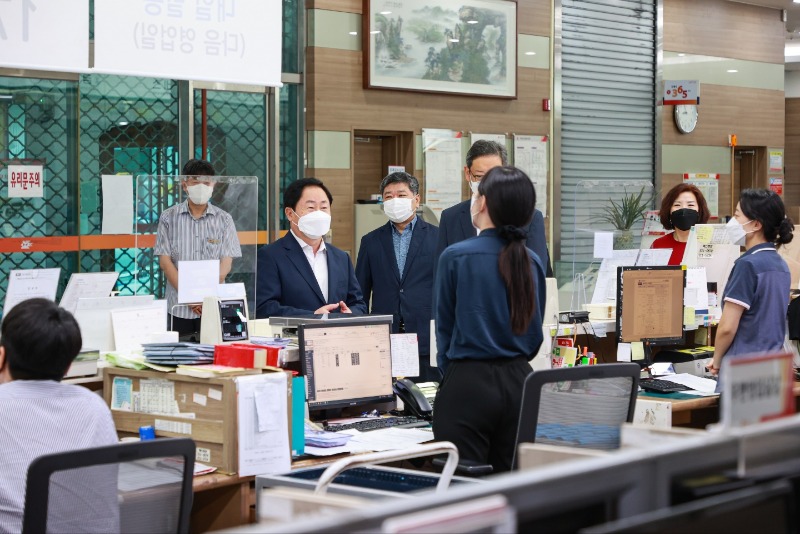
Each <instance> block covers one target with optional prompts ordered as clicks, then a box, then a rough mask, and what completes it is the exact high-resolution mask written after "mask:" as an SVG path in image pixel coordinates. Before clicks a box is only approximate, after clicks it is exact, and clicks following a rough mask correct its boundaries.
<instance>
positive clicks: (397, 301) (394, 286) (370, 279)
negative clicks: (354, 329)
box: [356, 218, 439, 356]
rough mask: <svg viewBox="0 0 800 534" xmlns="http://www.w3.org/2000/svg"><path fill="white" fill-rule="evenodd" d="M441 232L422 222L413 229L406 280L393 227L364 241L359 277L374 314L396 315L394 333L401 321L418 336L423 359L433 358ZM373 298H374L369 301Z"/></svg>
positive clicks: (359, 250) (388, 224)
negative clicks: (436, 261) (435, 277)
mask: <svg viewBox="0 0 800 534" xmlns="http://www.w3.org/2000/svg"><path fill="white" fill-rule="evenodd" d="M438 236H439V229H438V228H437V227H435V226H433V225H432V224H428V223H426V222H425V221H423V220H422V219H420V218H417V222H416V223H415V226H414V233H413V234H412V235H411V244H410V245H409V247H408V256H407V257H406V264H405V267H404V268H403V277H402V278H400V271H399V270H398V269H397V258H396V257H395V254H394V244H393V243H392V223H391V222H389V223H386V224H384V225H383V226H381V227H380V228H378V229H376V230H373V231H372V232H370V233H368V234H367V235H365V236H364V237H363V238H362V239H361V248H359V249H358V261H357V262H356V277H357V278H358V283H359V285H360V286H361V289H362V290H363V291H364V300H366V301H367V303H369V302H370V300H371V302H372V305H371V307H370V309H371V313H379V314H392V315H394V325H393V327H392V328H393V330H394V332H397V331H398V328H399V324H400V317H401V316H402V318H403V323H404V324H405V327H406V332H408V333H411V332H415V333H416V334H417V341H418V343H419V353H420V355H424V356H427V355H429V354H430V322H431V295H432V294H433V257H434V254H435V253H436V242H437V238H438ZM370 297H371V298H370Z"/></svg>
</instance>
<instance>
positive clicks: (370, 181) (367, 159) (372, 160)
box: [353, 136, 386, 200]
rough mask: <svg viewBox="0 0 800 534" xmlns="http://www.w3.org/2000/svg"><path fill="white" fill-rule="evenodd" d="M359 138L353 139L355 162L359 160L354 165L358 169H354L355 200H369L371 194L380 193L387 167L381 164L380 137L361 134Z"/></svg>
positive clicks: (381, 146) (381, 149) (381, 144)
mask: <svg viewBox="0 0 800 534" xmlns="http://www.w3.org/2000/svg"><path fill="white" fill-rule="evenodd" d="M359 139H361V140H356V139H353V163H354V164H355V162H358V165H354V168H356V169H357V170H356V171H354V174H355V176H354V179H353V195H354V198H355V200H369V197H370V195H373V194H375V193H380V191H378V189H379V187H380V183H381V180H382V179H383V177H384V176H386V169H384V168H383V165H381V163H382V160H383V158H382V153H383V143H382V140H381V138H380V137H362V136H360V137H359ZM366 140H369V142H367V141H366Z"/></svg>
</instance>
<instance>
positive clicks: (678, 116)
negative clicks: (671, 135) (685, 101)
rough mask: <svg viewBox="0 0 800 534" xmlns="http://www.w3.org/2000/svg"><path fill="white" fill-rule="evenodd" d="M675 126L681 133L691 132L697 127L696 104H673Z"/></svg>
mask: <svg viewBox="0 0 800 534" xmlns="http://www.w3.org/2000/svg"><path fill="white" fill-rule="evenodd" d="M675 126H677V127H678V131H679V132H681V133H685V134H688V133H692V132H693V131H694V129H695V128H696V127H697V106H693V105H678V106H675Z"/></svg>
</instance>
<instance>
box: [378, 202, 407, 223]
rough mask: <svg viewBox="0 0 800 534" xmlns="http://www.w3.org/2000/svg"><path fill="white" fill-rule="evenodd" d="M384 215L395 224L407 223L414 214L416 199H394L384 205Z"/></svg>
mask: <svg viewBox="0 0 800 534" xmlns="http://www.w3.org/2000/svg"><path fill="white" fill-rule="evenodd" d="M383 213H385V214H386V216H387V217H389V220H390V221H392V222H395V223H401V222H405V221H407V220H408V219H409V218H410V217H411V216H412V215H413V214H414V199H411V198H403V197H398V198H392V199H389V200H387V201H385V202H384V203H383Z"/></svg>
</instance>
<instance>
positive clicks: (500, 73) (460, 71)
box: [361, 0, 517, 99]
mask: <svg viewBox="0 0 800 534" xmlns="http://www.w3.org/2000/svg"><path fill="white" fill-rule="evenodd" d="M362 26H363V27H362V32H361V33H362V43H363V52H364V61H363V65H364V88H365V89H394V90H403V91H419V92H430V93H449V94H458V95H469V96H484V97H493V98H506V99H515V98H516V97H517V3H516V1H514V0H364V11H363V16H362Z"/></svg>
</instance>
